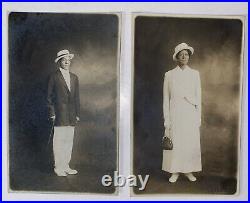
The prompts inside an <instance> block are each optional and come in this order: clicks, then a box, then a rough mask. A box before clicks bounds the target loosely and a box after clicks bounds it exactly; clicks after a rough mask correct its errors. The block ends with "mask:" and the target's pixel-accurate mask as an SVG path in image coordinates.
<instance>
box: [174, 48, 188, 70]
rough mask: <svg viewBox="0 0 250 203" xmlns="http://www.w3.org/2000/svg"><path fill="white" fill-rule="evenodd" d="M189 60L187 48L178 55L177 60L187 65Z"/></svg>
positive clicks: (180, 63)
mask: <svg viewBox="0 0 250 203" xmlns="http://www.w3.org/2000/svg"><path fill="white" fill-rule="evenodd" d="M188 61H189V54H188V51H187V50H182V51H180V52H179V53H178V55H177V62H178V64H179V65H182V66H183V65H187V64H188Z"/></svg>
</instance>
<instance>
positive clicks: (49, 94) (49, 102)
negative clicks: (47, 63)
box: [47, 75, 55, 118]
mask: <svg viewBox="0 0 250 203" xmlns="http://www.w3.org/2000/svg"><path fill="white" fill-rule="evenodd" d="M54 84H55V80H54V77H53V75H51V76H50V77H49V82H48V89H47V90H48V91H47V108H48V115H49V118H51V117H52V116H55V107H54V99H55V98H54V97H55V94H54Z"/></svg>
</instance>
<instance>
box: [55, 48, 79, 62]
mask: <svg viewBox="0 0 250 203" xmlns="http://www.w3.org/2000/svg"><path fill="white" fill-rule="evenodd" d="M64 57H69V59H72V58H73V57H74V54H70V53H69V50H67V49H64V50H61V51H59V52H58V53H57V58H56V59H55V63H57V62H58V61H59V60H60V59H61V58H64Z"/></svg>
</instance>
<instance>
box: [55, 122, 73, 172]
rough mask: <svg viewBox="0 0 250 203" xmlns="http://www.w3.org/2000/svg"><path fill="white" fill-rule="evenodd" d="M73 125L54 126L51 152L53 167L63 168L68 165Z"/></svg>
mask: <svg viewBox="0 0 250 203" xmlns="http://www.w3.org/2000/svg"><path fill="white" fill-rule="evenodd" d="M74 130H75V127H73V126H55V127H54V137H53V153H54V160H55V168H56V169H58V170H65V169H67V168H68V167H69V162H70V160H71V153H72V147H73V139H74Z"/></svg>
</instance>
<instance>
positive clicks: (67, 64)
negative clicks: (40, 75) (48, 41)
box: [59, 57, 70, 70]
mask: <svg viewBox="0 0 250 203" xmlns="http://www.w3.org/2000/svg"><path fill="white" fill-rule="evenodd" d="M59 64H60V67H61V68H63V69H65V70H69V67H70V58H69V57H63V58H62V59H61V60H60V62H59Z"/></svg>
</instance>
